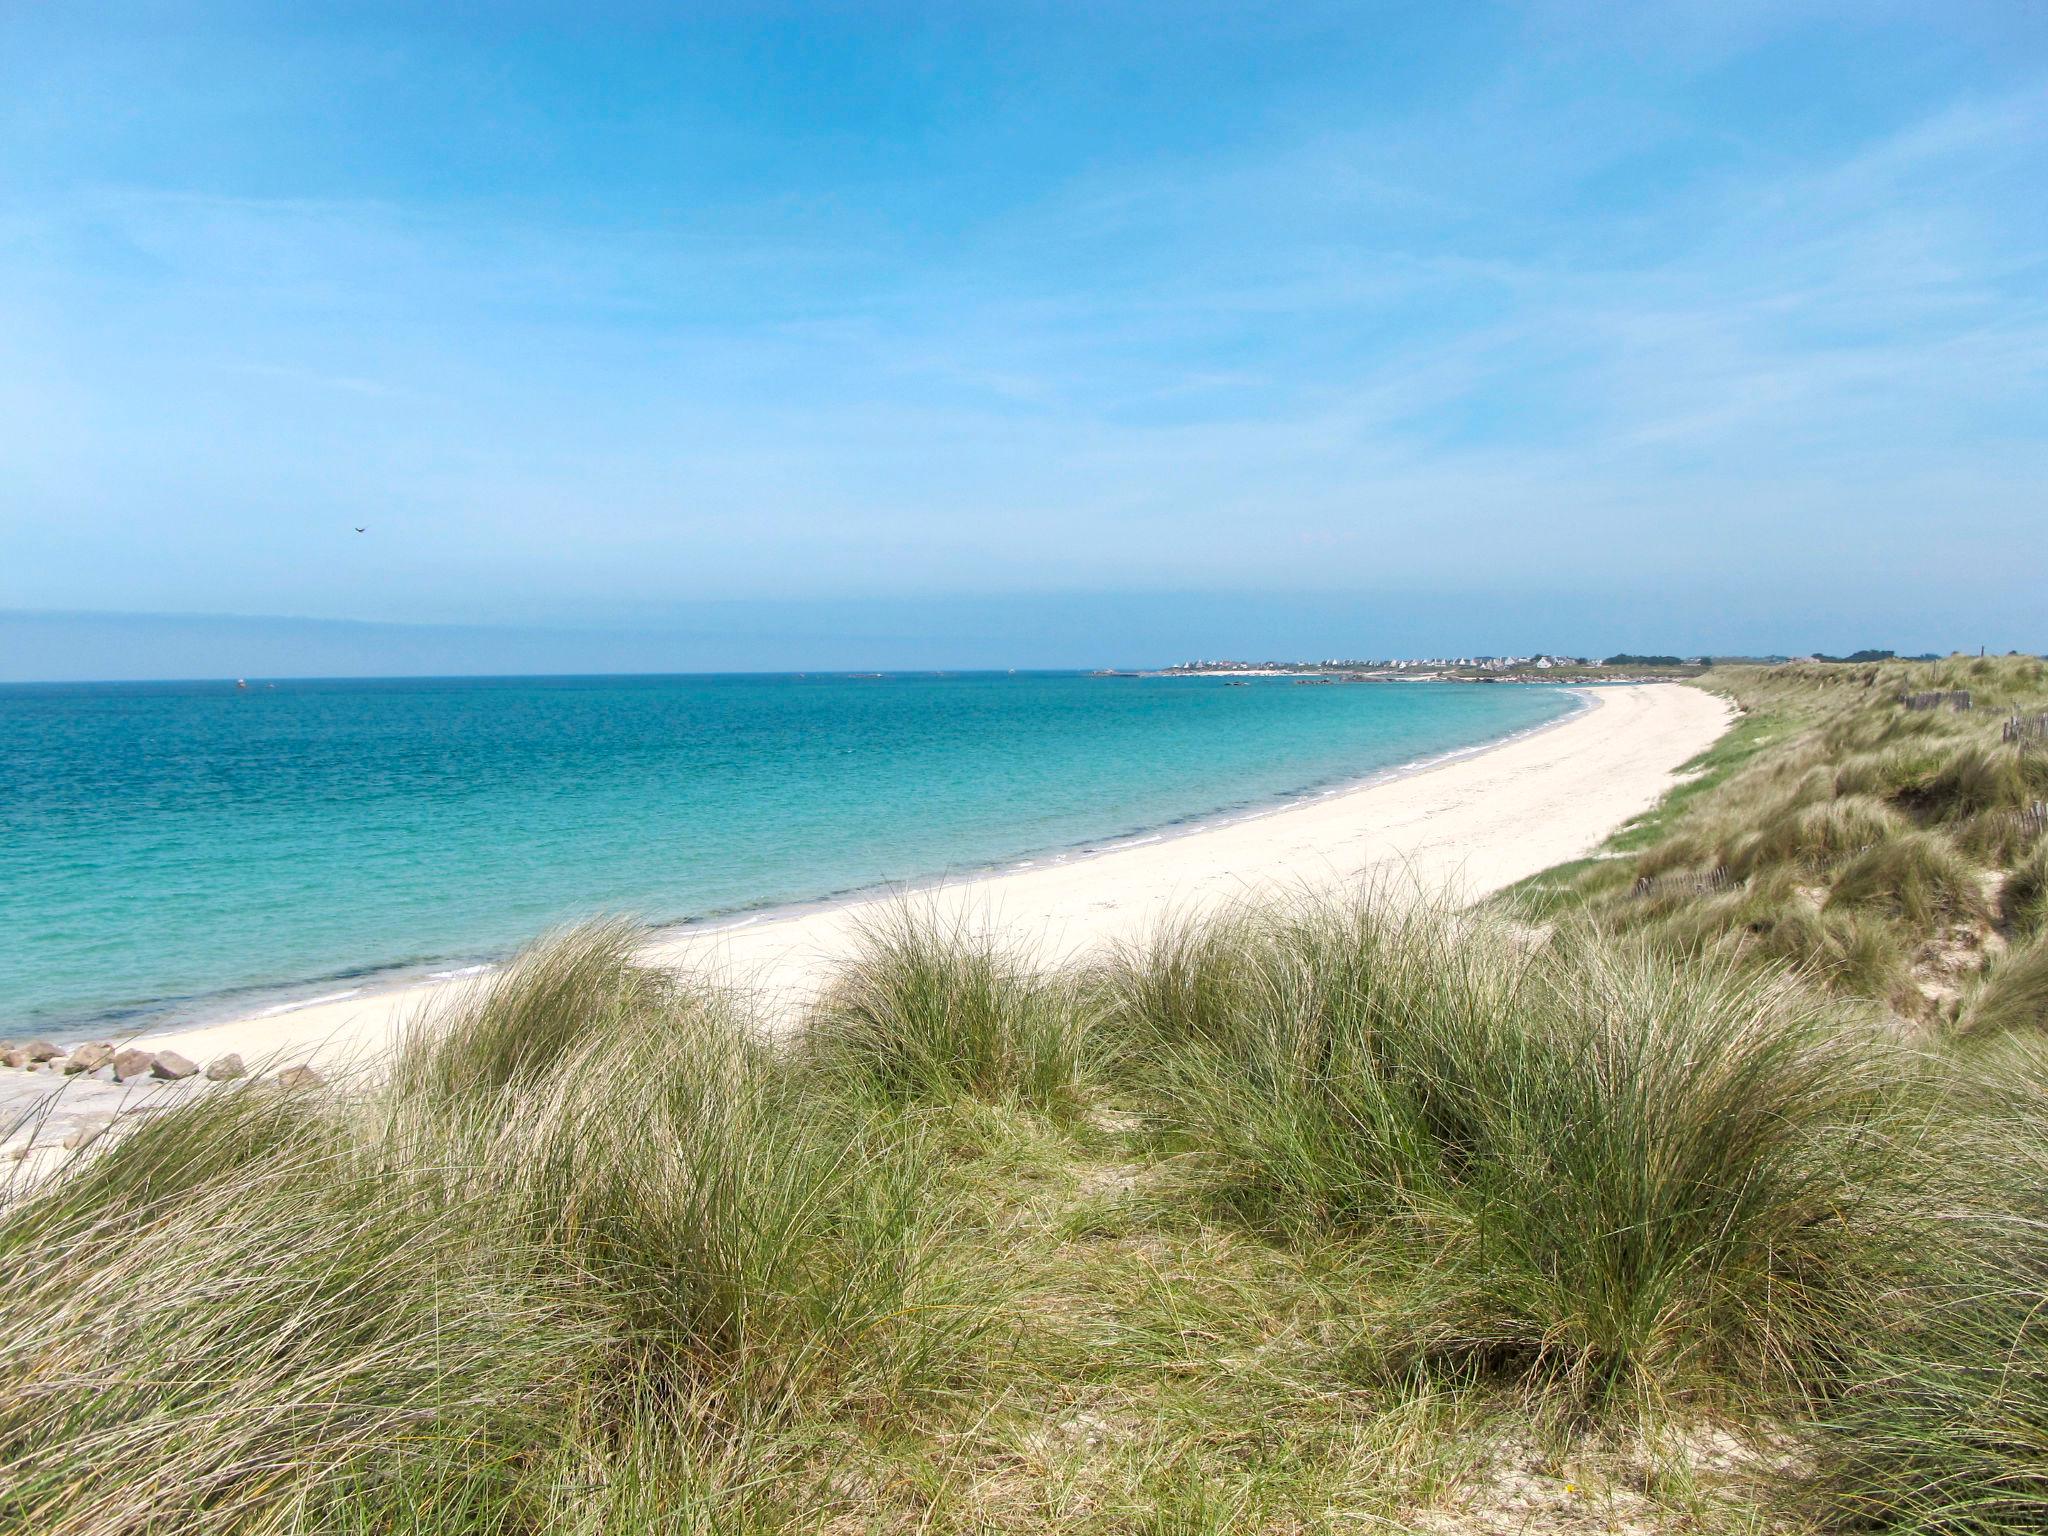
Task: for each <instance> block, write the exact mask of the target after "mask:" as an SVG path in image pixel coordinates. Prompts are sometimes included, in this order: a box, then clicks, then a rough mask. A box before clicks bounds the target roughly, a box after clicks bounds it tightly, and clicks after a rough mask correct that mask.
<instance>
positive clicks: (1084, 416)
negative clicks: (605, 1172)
mask: <svg viewBox="0 0 2048 1536" xmlns="http://www.w3.org/2000/svg"><path fill="white" fill-rule="evenodd" d="M356 524H364V525H366V526H367V527H368V529H369V532H368V533H366V534H364V535H360V536H358V535H357V534H355V533H354V532H353V527H354V525H356ZM2044 547H2048V7H2043V6H2039V5H2034V4H2029V3H2023V0H1999V3H1984V4H1973V3H1970V0H1946V3H1941V4H1926V5H1907V4H1892V3H1887V0H1857V3H1846V4H1807V3H1801V0H1781V3H1768V4H1766V3H1760V0H1713V3H1708V0H1698V3H1692V0H1686V3H1675V4H1654V3H1651V4H1626V5H1611V6H1610V5H1603V4H1593V3H1587V0H1556V3H1528V4H1511V5H1483V4H1476V3H1475V4H1457V5H1446V4H1440V3H1418V4H1404V5H1369V4H1350V5H1324V4H1321V3H1318V0H1292V3H1288V4H1284V5H1275V6H1271V7H1260V6H1256V5H1242V4H1241V5H1206V4H1202V3H1199V0H1195V3H1189V0H1180V3H1174V4H1170V5H1136V4H1131V5H1115V4H1100V3H1098V4H1091V5H1072V6H1068V5H1056V4H1034V5H1005V6H998V5H978V4H950V5H930V6H880V5H863V6H854V5H838V6H835V5H807V6H777V5H768V4H761V5H746V6H729V7H727V6H718V5H710V4H705V5H694V6H686V7H674V6H644V7H643V6H631V5H609V4H604V3H596V4H581V5H577V6H574V7H570V6H548V7H543V6H533V5H525V6H522V5H516V4H505V5H491V6H469V5H446V6H440V7H414V6H402V7H401V6H389V7H384V6H378V5H368V4H363V5H351V6H346V7H324V6H320V5H313V4H300V5H292V6H274V5H254V4H251V5H246V6H241V5H220V4H206V3H198V0H195V3H188V4H182V5H172V4H147V5H141V4H138V5H129V6H105V5H94V4H90V3H79V4H67V5H54V4H52V5H13V6H9V7H7V8H5V10H4V12H0V609H16V610H21V609H27V610H94V611H102V610H106V611H122V612H144V613H171V614H242V615H250V614H254V615H292V616H300V617H305V618H314V619H352V620H371V621H383V622H386V623H392V624H414V625H416V624H451V625H463V626H484V627H496V628H517V629H528V630H530V629H534V628H542V629H561V630H574V631H577V632H579V633H589V632H606V631H610V632H619V633H625V632H631V633H633V634H636V635H655V636H659V635H661V634H664V633H674V634H678V635H681V634H684V633H692V634H698V635H701V634H702V633H703V632H704V630H705V625H706V622H707V616H711V615H716V616H722V617H720V622H721V623H727V622H728V621H730V623H729V627H734V628H736V629H737V630H746V631H747V632H750V633H751V632H759V633H760V634H762V635H763V636H767V637H771V638H772V636H773V635H774V634H775V633H777V632H778V631H777V628H776V626H777V624H778V623H779V622H781V621H779V620H778V619H777V618H776V616H777V615H783V616H788V615H792V614H794V615H801V614H802V613H803V612H805V611H806V608H807V606H810V607H814V608H816V609H817V611H820V612H834V613H852V612H856V611H858V612H860V613H862V614H865V615H866V618H865V619H864V620H863V621H862V622H863V624H865V626H866V629H867V630H868V631H872V632H874V633H883V632H887V633H891V634H896V633H897V632H898V631H900V632H901V633H900V635H898V638H901V639H903V640H904V642H905V647H906V649H905V652H904V657H905V659H904V661H903V662H900V663H896V664H908V662H909V661H910V660H923V659H928V660H930V661H931V662H932V664H949V663H952V664H964V663H965V661H966V660H967V659H968V656H969V654H970V653H972V654H974V655H976V656H979V655H980V654H981V653H982V651H983V650H986V649H987V648H988V646H987V641H988V636H987V635H976V634H974V633H973V630H974V621H973V620H972V618H971V617H970V618H967V619H964V620H963V618H962V617H961V615H962V614H967V615H972V614H973V613H974V612H975V611H976V610H975V605H976V602H977V601H978V600H986V601H987V603H988V605H989V611H990V612H991V613H998V614H1002V615H1011V616H1013V617H1014V616H1016V615H1026V616H1027V617H1026V618H1025V619H1020V620H1018V621H1017V624H1016V625H1014V626H1012V627H1011V628H1005V627H1004V624H1005V623H1008V622H1009V621H1008V620H1004V621H1003V623H995V624H992V626H991V628H990V634H1000V635H1009V636H1011V637H1012V639H1013V640H1014V645H1015V648H1016V651H1017V654H1016V655H1015V657H1014V659H1015V661H1016V662H1017V663H1019V664H1031V663H1043V662H1052V661H1066V660H1069V659H1076V660H1087V659H1094V656H1099V659H1103V660H1114V661H1131V660H1151V659H1160V658H1161V657H1162V656H1164V657H1171V656H1173V655H1177V654H1180V653H1182V652H1183V651H1204V650H1211V649H1216V648H1220V647H1221V645H1222V644H1223V643H1224V642H1225V641H1228V642H1229V643H1230V644H1232V645H1242V646H1244V647H1246V648H1257V649H1264V648H1266V647H1264V646H1260V645H1258V643H1257V642H1259V641H1260V640H1262V639H1263V640H1268V641H1270V642H1271V644H1272V645H1273V646H1274V647H1276V648H1277V647H1278V646H1279V645H1280V644H1281V643H1282V642H1283V641H1284V642H1286V643H1287V644H1290V645H1292V644H1297V643H1299V644H1301V645H1303V646H1304V648H1307V649H1313V650H1318V651H1321V650H1326V649H1327V650H1335V651H1347V652H1361V653H1376V652H1381V651H1390V650H1401V649H1417V650H1421V649H1434V648H1451V647H1455V648H1460V649H1467V648H1470V649H1482V648H1484V649H1490V648H1495V647H1496V646H1499V647H1501V648H1505V647H1507V646H1510V645H1513V644H1514V643H1515V638H1516V636H1526V638H1525V639H1524V640H1523V642H1522V643H1525V644H1527V645H1531V646H1554V647H1557V648H1562V649H1587V650H1597V649H1602V648H1608V647H1618V646H1622V645H1644V644H1653V643H1656V642H1657V641H1658V640H1659V636H1660V634H1662V635H1664V636H1666V637H1668V639H1667V640H1666V641H1665V643H1667V644H1669V645H1671V646H1674V647H1677V646H1684V647H1712V648H1715V649H1722V650H1735V649H1750V648H1754V649H1798V648H1804V647H1806V646H1813V645H1820V646H1829V645H1843V646H1847V645H1854V644H1862V643H1878V644H1898V645H1900V646H1901V647H1902V648H1910V649H1919V648H1922V647H1941V648H1946V647H1947V646H1948V645H1951V644H1954V645H1965V644H1968V645H1974V644H1976V643H1980V642H1983V643H1989V644H1991V645H1993V646H1994V647H1997V648H2004V647H2005V646H2008V645H2015V646H2025V647H2029V648H2032V647H2036V646H2040V645H2043V644H2048V633H2043V631H2044V629H2048V625H2044V623H2043V622H2042V616H2043V613H2044V609H2048V605H2044V604H2043V603H2042V602H2041V600H2040V598H2039V596H2038V593H2039V576H2038V571H2039V561H2040V557H2041V552H2042V550H2043V548H2044ZM750 605H751V606H750ZM748 613H751V614H753V615H754V619H753V621H750V622H741V620H740V619H738V618H735V617H734V616H735V615H745V614H748ZM1261 613H1263V614H1267V615H1269V616H1270V617H1269V618H1268V619H1266V620H1263V621H1262V620H1259V619H1258V618H1256V615H1258V614H1261ZM1031 615H1035V617H1029V616H1031ZM1091 616H1092V617H1091ZM1135 616H1142V623H1141V622H1139V619H1138V617H1135ZM1311 618H1313V619H1314V622H1313V623H1311V622H1309V620H1310V619H1311ZM81 622H82V621H81ZM1091 626H1099V627H1100V629H1101V632H1102V634H1103V636H1104V640H1103V644H1104V645H1108V644H1110V643H1111V640H1112V639H1113V641H1114V644H1115V645H1116V646H1117V647H1119V648H1122V649H1123V650H1124V652H1125V653H1124V654H1114V655H1100V653H1099V651H1098V652H1096V653H1094V656H1084V655H1082V654H1081V653H1082V652H1084V651H1087V650H1088V648H1089V644H1090V642H1089V631H1090V628H1091ZM861 628H862V625H860V624H850V627H849V632H852V631H858V630H861ZM1507 628H1512V630H1513V631H1514V633H1513V634H1507V633H1497V631H1500V630H1503V629H1507ZM1325 630H1330V631H1335V632H1333V633H1328V634H1327V635H1326V636H1325V634H1324V631H1325ZM1646 631H1656V633H1651V632H1646ZM122 633H128V631H122ZM364 633H365V634H369V633H372V632H370V631H365V632H364ZM1319 641H1320V642H1321V643H1317V642H1319ZM977 647H979V649H977ZM1658 648H1663V647H1662V645H1660V646H1659V647H1658ZM685 649H687V648H685ZM726 649H727V650H729V649H731V648H730V647H728V648H726ZM787 649H788V647H786V646H783V647H780V648H778V647H777V646H776V645H774V644H770V643H769V642H768V640H767V639H764V641H763V644H762V647H761V649H760V651H759V652H758V655H759V657H760V659H761V660H762V662H763V664H770V661H769V658H770V656H771V654H772V655H773V657H774V659H775V662H776V663H778V664H779V663H780V662H782V661H784V660H787V661H788V662H789V664H793V665H801V664H803V658H802V657H798V658H794V659H792V658H789V657H785V656H784V654H783V653H784V651H786V650H787ZM741 651H742V653H743V654H741V655H739V656H738V658H737V660H738V662H739V663H741V664H743V663H744V662H745V661H746V660H747V654H744V652H745V648H744V647H741ZM872 653H873V647H870V648H869V649H868V650H866V651H863V650H861V649H860V647H859V646H853V647H852V648H850V649H848V648H844V647H842V648H840V649H839V650H835V649H834V646H833V644H832V642H831V640H830V634H829V631H828V632H827V633H826V637H825V638H824V639H821V640H820V642H819V654H817V655H816V656H815V657H812V658H809V659H810V660H811V663H812V664H814V665H828V664H832V663H834V662H844V663H845V664H847V665H860V664H862V663H863V662H864V661H866V660H868V659H869V657H870V655H871V654H872ZM1132 653H1137V654H1132ZM564 654H565V655H566V654H567V652H566V651H565V653H564ZM696 654H698V653H697V652H688V655H696ZM721 654H724V653H723V652H721ZM893 654H894V653H893V652H892V656H893ZM676 655H677V657H678V662H679V664H685V663H686V662H687V659H688V658H687V656H686V655H685V651H684V650H678V651H677V652H676ZM805 655H806V656H808V653H805ZM990 659H1001V658H990ZM147 660H148V656H147V647H146V646H145V647H143V648H142V651H141V652H140V653H139V654H138V657H137V661H136V666H137V667H138V668H141V669H143V670H146V664H147ZM373 662H374V658H366V667H367V669H369V670H375V669H376V668H375V666H374V664H373ZM41 664H42V663H38V665H41ZM26 665H27V664H26V663H20V662H17V663H16V664H15V665H14V668H13V670H12V671H11V672H10V670H9V663H8V662H7V660H6V658H5V657H4V656H0V675H21V672H22V668H23V667H24V666H26ZM251 670H260V669H259V668H251Z"/></svg>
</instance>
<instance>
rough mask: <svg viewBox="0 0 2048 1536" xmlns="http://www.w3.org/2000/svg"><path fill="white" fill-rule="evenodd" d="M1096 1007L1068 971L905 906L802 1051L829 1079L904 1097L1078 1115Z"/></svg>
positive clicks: (862, 958)
mask: <svg viewBox="0 0 2048 1536" xmlns="http://www.w3.org/2000/svg"><path fill="white" fill-rule="evenodd" d="M1085 1012H1086V1010H1085V1008H1084V1006H1083V1002H1082V999H1081V998H1080V996H1079V995H1078V994H1077V993H1076V992H1075V991H1074V989H1073V988H1072V987H1071V986H1070V985H1069V984H1068V983H1067V982H1066V981H1065V980H1064V979H1063V978H1060V977H1057V976H1051V975H1044V974H1039V973H1037V972H1035V971H1033V970H1032V969H1031V968H1030V967H1029V966H1027V965H1026V964H1025V963H1024V962H1023V961H1022V960H1021V959H1020V958H1018V957H1017V956H1015V955H1012V954H1010V953H1008V952H1006V951H1005V950H1004V948H1003V947H1002V946H1001V945H1000V944H999V943H997V942H996V941H995V940H993V939H992V938H989V937H988V936H986V935H981V934H972V933H967V932H964V931H961V930H959V929H957V928H949V927H946V926H943V925H942V924H941V923H940V922H939V921H938V920H937V919H935V918H934V916H933V915H932V914H931V913H930V912H929V911H928V910H926V909H923V908H921V907H918V906H916V905H913V904H903V905H898V906H896V907H893V908H891V909H890V910H889V911H888V912H887V913H886V914H885V915H884V916H883V917H882V918H881V919H880V920H879V921H878V922H877V923H876V924H875V925H874V926H873V927H871V928H870V929H869V930H868V931H867V932H865V933H864V934H862V935H861V942H860V946H859V948H858V950H857V952H856V953H855V954H854V956H853V957H852V958H851V959H850V960H849V961H848V962H847V963H846V964H845V965H844V966H843V967H842V968H841V970H840V972H839V974H838V976H837V978H836V979H835V981H834V983H833V984H832V985H831V986H830V987H829V988H828V989H827V991H826V993H825V995H824V997H823V999H822V1001H821V1002H820V1004H819V1006H818V1007H817V1008H816V1009H815V1010H814V1012H813V1013H812V1015H811V1016H810V1018H809V1019H808V1020H807V1023H806V1027H805V1030H804V1032H803V1037H802V1041H801V1043H800V1045H799V1046H798V1050H799V1052H800V1054H801V1055H802V1056H803V1058H804V1059H805V1061H806V1062H807V1063H808V1064H809V1065H810V1066H811V1067H813V1068H814V1069H815V1070H817V1071H818V1072H820V1073H822V1074H824V1075H825V1076H827V1077H830V1078H834V1079H837V1080H839V1081H841V1082H844V1083H855V1084H860V1085H862V1086H864V1087H865V1088H867V1089H868V1090H870V1091H872V1092H874V1093H876V1094H879V1095H880V1096H882V1097H883V1098H884V1099H887V1100H890V1101H893V1102H898V1103H931V1104H944V1103H950V1102H953V1101H954V1100H956V1099H978V1100H981V1101H984V1102H989V1103H1000V1102H1011V1103H1017V1104H1022V1105H1026V1106H1029V1107H1031V1108H1035V1109H1042V1110H1059V1111H1062V1112H1072V1111H1074V1110H1076V1109H1078V1108H1079V1107H1080V1106H1081V1105H1082V1104H1083V1103H1084V1102H1085V1100H1086V1098H1087V1088H1088V1078H1089V1071H1090V1063H1089V1051H1090V1048H1091V1044H1092V1042H1091V1039H1090V1030H1089V1028H1088V1020H1087V1019H1086V1017H1085Z"/></svg>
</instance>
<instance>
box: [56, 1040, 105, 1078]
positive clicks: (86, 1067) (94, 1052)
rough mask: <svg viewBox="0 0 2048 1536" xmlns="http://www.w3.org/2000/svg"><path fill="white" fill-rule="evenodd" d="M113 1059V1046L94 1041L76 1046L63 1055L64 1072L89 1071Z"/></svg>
mask: <svg viewBox="0 0 2048 1536" xmlns="http://www.w3.org/2000/svg"><path fill="white" fill-rule="evenodd" d="M113 1059H114V1048H113V1047H112V1046H111V1045H103V1044H100V1043H99V1042H97V1041H96V1042H94V1043H93V1044H91V1045H81V1046H79V1047H77V1048H76V1049H75V1050H73V1051H72V1053H71V1054H70V1055H69V1056H67V1057H65V1058H64V1070H65V1071H66V1072H91V1071H94V1070H96V1069H97V1068H100V1067H104V1066H106V1065H107V1064H108V1063H109V1062H111V1061H112V1060H113Z"/></svg>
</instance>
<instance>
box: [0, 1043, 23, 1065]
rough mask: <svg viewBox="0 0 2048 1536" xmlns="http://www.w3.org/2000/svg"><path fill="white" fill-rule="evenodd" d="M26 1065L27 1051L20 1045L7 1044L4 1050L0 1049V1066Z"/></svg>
mask: <svg viewBox="0 0 2048 1536" xmlns="http://www.w3.org/2000/svg"><path fill="white" fill-rule="evenodd" d="M27 1065H28V1052H27V1051H24V1050H23V1049H22V1048H21V1047H20V1046H18V1045H15V1046H9V1047H8V1048H7V1049H6V1050H4V1051H0V1067H25V1066H27Z"/></svg>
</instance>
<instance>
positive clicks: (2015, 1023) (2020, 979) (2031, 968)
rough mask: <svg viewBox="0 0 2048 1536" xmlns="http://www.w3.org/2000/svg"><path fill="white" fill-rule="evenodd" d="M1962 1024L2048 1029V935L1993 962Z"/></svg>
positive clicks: (1982, 1027) (1993, 1029)
mask: <svg viewBox="0 0 2048 1536" xmlns="http://www.w3.org/2000/svg"><path fill="white" fill-rule="evenodd" d="M1963 1027H1964V1028H1966V1029H1969V1030H1973V1031H1980V1032H1983V1031H1989V1032H1996V1031H2003V1030H2027V1031H2030V1032H2036V1033H2038V1032H2040V1031H2042V1030H2048V936H2043V937H2037V938H2035V939H2034V940H2033V941H2032V942H2030V943H2028V944H2025V945H2023V946H2021V947H2020V948H2018V949H2015V950H2012V951H2010V952H2009V953H2007V954H2005V955H2002V956H2000V957H1999V958H1998V959H1997V960H1996V961H1994V962H1993V963H1992V965H1991V968H1990V970H1989V971H1988V972H1987V973H1986V974H1985V977H1984V980H1983V982H1982V983H1981V984H1980V985H1979V986H1978V988H1977V990H1976V992H1975V994H1974V995H1973V996H1972V997H1971V998H1970V1001H1969V1006H1968V1008H1967V1010H1966V1011H1965V1013H1964V1015H1963Z"/></svg>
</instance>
